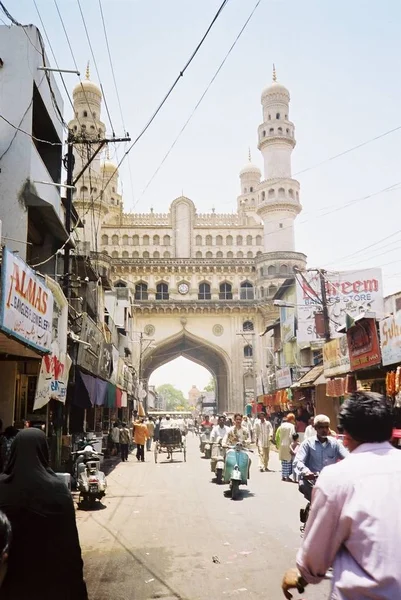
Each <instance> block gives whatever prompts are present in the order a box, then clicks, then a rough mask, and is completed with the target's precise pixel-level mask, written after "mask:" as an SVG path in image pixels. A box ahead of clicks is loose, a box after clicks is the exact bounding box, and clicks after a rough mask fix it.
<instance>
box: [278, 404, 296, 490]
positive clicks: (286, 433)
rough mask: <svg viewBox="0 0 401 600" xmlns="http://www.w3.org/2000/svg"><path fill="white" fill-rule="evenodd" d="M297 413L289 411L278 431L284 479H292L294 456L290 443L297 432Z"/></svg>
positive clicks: (279, 453) (282, 476)
mask: <svg viewBox="0 0 401 600" xmlns="http://www.w3.org/2000/svg"><path fill="white" fill-rule="evenodd" d="M294 423H295V415H294V414H293V413H289V414H288V415H287V416H286V417H284V419H283V422H282V423H281V425H280V427H279V428H278V429H277V431H276V446H277V448H278V457H279V459H280V460H281V478H282V480H283V481H291V479H290V475H291V473H292V457H291V452H290V445H291V442H292V436H293V435H294V433H295V425H294Z"/></svg>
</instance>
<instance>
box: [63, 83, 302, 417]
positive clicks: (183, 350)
mask: <svg viewBox="0 0 401 600" xmlns="http://www.w3.org/2000/svg"><path fill="white" fill-rule="evenodd" d="M73 98H74V109H75V115H74V119H73V120H72V121H71V122H70V124H69V126H70V128H71V129H72V131H73V132H74V133H76V134H78V133H80V134H82V133H83V134H84V135H87V136H89V137H92V138H93V139H96V136H99V137H102V136H103V135H104V131H105V128H104V124H103V123H102V121H101V100H102V97H101V91H100V89H99V88H98V86H97V85H96V84H94V83H93V82H91V81H90V79H89V73H87V79H86V80H85V81H84V82H83V83H82V84H79V85H78V86H77V87H76V88H75V89H74V92H73ZM261 102H262V124H261V125H260V126H259V128H258V148H259V150H260V152H261V154H262V157H263V161H264V170H263V175H262V173H261V171H260V170H259V168H258V167H257V166H255V165H253V164H252V163H251V160H250V157H249V163H248V164H247V165H246V166H245V167H244V168H243V169H242V170H241V171H240V174H239V179H240V194H239V196H238V200H237V211H236V213H235V214H218V213H215V212H212V213H210V214H199V213H198V212H197V209H196V206H195V205H194V203H193V202H192V200H191V199H190V198H186V197H184V196H181V197H179V198H176V199H174V200H173V201H172V202H171V204H170V207H169V210H168V212H166V213H165V214H156V213H154V212H153V211H152V210H151V211H150V212H149V213H146V214H126V213H124V209H123V202H122V197H121V195H120V194H119V193H118V170H117V169H116V166H115V165H114V164H113V163H112V162H111V161H110V160H108V159H106V160H105V161H104V162H101V161H100V160H98V161H96V160H95V161H94V163H92V166H91V168H90V169H89V170H88V171H87V172H86V173H85V174H84V175H83V177H82V178H81V179H80V183H79V185H78V188H77V190H76V192H75V195H74V206H75V208H76V209H77V212H78V214H79V215H80V217H81V219H82V220H83V221H84V229H83V232H82V234H80V242H82V243H83V244H84V245H85V247H86V248H88V249H89V250H90V251H91V253H92V255H95V256H96V257H97V261H98V263H99V264H100V265H104V268H107V269H110V274H111V279H112V282H113V284H114V286H116V287H128V288H131V289H132V292H133V295H134V330H135V331H137V332H139V333H142V334H143V335H144V336H146V339H147V340H148V341H149V344H147V345H146V348H145V347H142V344H141V346H140V350H139V351H138V352H137V353H136V354H137V355H136V356H134V357H133V360H134V363H135V364H136V368H137V371H138V373H139V376H140V378H141V379H142V380H144V383H145V384H146V382H147V381H148V379H149V377H150V375H151V373H152V372H153V371H154V370H155V369H157V368H158V367H159V366H161V365H163V364H165V363H167V362H169V361H171V360H173V359H174V358H176V357H178V356H180V355H182V356H185V357H187V358H189V359H190V360H193V361H194V362H197V363H199V364H201V365H203V366H205V367H206V368H208V369H209V370H210V371H211V372H212V373H213V374H214V376H215V380H216V395H217V403H218V409H219V410H220V411H223V410H224V411H229V412H234V411H236V410H240V411H242V410H243V409H244V405H245V404H246V403H247V402H248V401H249V400H251V399H253V398H256V396H257V395H258V392H259V391H260V390H259V389H258V388H261V387H262V376H263V372H264V370H265V368H266V364H267V362H268V361H267V357H268V352H271V350H270V348H269V349H268V348H267V347H266V346H267V345H268V344H269V343H270V342H269V340H267V339H266V337H260V336H259V333H260V332H262V331H264V330H265V328H266V326H267V325H268V324H269V323H271V322H272V321H273V319H274V318H275V317H276V309H275V308H274V306H273V304H272V298H273V296H274V294H275V293H276V292H277V289H278V288H279V287H280V285H281V284H282V282H283V281H284V280H285V279H286V278H287V277H288V276H289V274H291V273H292V272H293V269H294V267H297V268H303V267H304V266H305V263H306V257H305V255H304V254H301V253H299V252H296V251H295V243H294V222H295V218H296V216H297V215H298V214H299V212H300V211H301V204H300V199H299V183H298V182H297V181H296V180H295V179H293V178H292V176H291V154H292V151H293V149H294V147H295V137H294V125H293V123H292V122H291V121H290V120H289V103H290V95H289V92H288V90H287V89H286V88H285V87H284V86H283V85H281V84H280V83H278V82H277V81H276V75H275V73H273V82H272V84H271V85H269V86H268V87H267V88H266V89H265V90H264V91H263V93H262V98H261ZM93 146H94V147H96V144H94V145H93ZM82 160H83V150H82V151H80V148H79V146H77V147H76V165H75V171H76V172H78V171H79V170H80V168H81V166H82ZM93 253H94V254H93Z"/></svg>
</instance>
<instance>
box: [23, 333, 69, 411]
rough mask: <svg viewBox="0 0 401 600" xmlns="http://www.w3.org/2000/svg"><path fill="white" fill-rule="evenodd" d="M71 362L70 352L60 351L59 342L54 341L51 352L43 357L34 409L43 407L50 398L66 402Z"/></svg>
mask: <svg viewBox="0 0 401 600" xmlns="http://www.w3.org/2000/svg"><path fill="white" fill-rule="evenodd" d="M71 362H72V361H71V358H70V357H69V356H68V354H66V353H65V352H60V350H59V346H58V343H57V342H56V341H54V342H53V343H52V347H51V354H46V356H44V357H43V358H42V364H41V367H40V373H39V377H38V380H37V384H36V393H35V402H34V405H33V410H38V409H39V408H42V406H45V405H46V404H48V402H50V400H58V401H59V402H62V403H63V404H64V403H65V400H66V397H67V385H68V374H69V372H70V367H71Z"/></svg>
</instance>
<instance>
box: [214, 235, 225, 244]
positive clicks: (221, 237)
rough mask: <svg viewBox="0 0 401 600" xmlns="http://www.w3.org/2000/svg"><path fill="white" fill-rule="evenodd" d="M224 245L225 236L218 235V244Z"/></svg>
mask: <svg viewBox="0 0 401 600" xmlns="http://www.w3.org/2000/svg"><path fill="white" fill-rule="evenodd" d="M222 245H223V236H222V235H218V236H216V246H222Z"/></svg>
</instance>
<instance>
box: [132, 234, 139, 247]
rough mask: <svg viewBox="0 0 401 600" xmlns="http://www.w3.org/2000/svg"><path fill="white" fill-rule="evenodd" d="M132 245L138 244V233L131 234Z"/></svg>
mask: <svg viewBox="0 0 401 600" xmlns="http://www.w3.org/2000/svg"><path fill="white" fill-rule="evenodd" d="M132 245H133V246H139V235H133V236H132Z"/></svg>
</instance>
